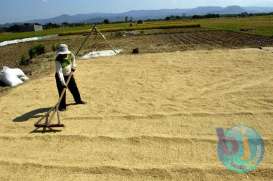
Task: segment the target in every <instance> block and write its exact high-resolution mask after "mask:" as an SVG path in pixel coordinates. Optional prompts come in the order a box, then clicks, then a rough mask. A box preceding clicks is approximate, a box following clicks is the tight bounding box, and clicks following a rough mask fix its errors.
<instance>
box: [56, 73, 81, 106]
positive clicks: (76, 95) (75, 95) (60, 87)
mask: <svg viewBox="0 0 273 181" xmlns="http://www.w3.org/2000/svg"><path fill="white" fill-rule="evenodd" d="M68 77H69V76H64V80H65V82H66V81H67V79H68ZM55 79H56V84H57V88H58V92H59V96H61V94H62V92H63V89H64V86H63V85H62V83H61V80H60V78H59V76H58V74H57V73H56V74H55ZM67 87H68V89H69V90H70V92H71V93H72V95H73V98H74V100H75V102H76V103H80V102H81V101H82V99H81V95H80V92H79V89H78V87H77V84H76V81H75V79H74V76H73V75H72V77H71V79H70V82H69V83H68V86H67ZM65 108H66V93H65V94H64V96H63V98H62V100H61V103H60V106H59V109H65Z"/></svg>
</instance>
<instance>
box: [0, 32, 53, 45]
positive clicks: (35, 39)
mask: <svg viewBox="0 0 273 181" xmlns="http://www.w3.org/2000/svg"><path fill="white" fill-rule="evenodd" d="M56 36H58V35H49V36H41V37H31V38H24V39H17V40H10V41H3V42H0V47H2V46H6V45H12V44H17V43H23V42H29V41H37V40H44V39H48V38H52V37H56Z"/></svg>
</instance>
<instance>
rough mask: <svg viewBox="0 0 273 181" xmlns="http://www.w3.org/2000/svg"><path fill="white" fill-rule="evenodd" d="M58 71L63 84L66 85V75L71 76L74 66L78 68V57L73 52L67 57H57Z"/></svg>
mask: <svg viewBox="0 0 273 181" xmlns="http://www.w3.org/2000/svg"><path fill="white" fill-rule="evenodd" d="M55 62H56V73H57V74H58V76H59V78H60V80H61V83H62V84H63V85H66V82H65V79H64V76H69V75H70V73H71V71H72V68H73V69H76V58H75V55H74V54H73V53H71V54H68V55H67V56H66V58H63V59H59V58H58V57H57V58H56V61H55Z"/></svg>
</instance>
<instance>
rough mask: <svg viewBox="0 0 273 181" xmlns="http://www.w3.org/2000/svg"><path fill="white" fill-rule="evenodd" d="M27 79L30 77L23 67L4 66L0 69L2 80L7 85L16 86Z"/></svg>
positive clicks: (0, 78) (0, 79)
mask: <svg viewBox="0 0 273 181" xmlns="http://www.w3.org/2000/svg"><path fill="white" fill-rule="evenodd" d="M26 80H29V78H28V77H27V76H26V75H25V74H24V72H23V71H22V70H21V69H18V68H9V67H6V66H4V67H3V69H2V70H1V71H0V81H2V82H3V83H4V84H5V85H7V86H11V87H15V86H17V85H20V84H23V83H24V81H26Z"/></svg>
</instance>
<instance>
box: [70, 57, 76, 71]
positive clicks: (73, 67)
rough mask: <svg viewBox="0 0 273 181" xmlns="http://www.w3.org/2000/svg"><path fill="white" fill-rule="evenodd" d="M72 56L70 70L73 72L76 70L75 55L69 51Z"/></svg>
mask: <svg viewBox="0 0 273 181" xmlns="http://www.w3.org/2000/svg"><path fill="white" fill-rule="evenodd" d="M71 56H72V70H73V72H74V71H75V70H76V67H77V64H76V57H75V55H74V54H73V53H71Z"/></svg>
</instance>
